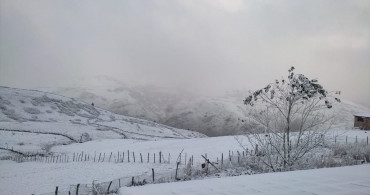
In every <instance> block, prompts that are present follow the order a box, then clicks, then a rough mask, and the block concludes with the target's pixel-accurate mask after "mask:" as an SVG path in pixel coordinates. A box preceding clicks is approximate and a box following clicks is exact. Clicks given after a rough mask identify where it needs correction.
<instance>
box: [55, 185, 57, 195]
mask: <svg viewBox="0 0 370 195" xmlns="http://www.w3.org/2000/svg"><path fill="white" fill-rule="evenodd" d="M55 195H58V186H57V187H56V188H55Z"/></svg>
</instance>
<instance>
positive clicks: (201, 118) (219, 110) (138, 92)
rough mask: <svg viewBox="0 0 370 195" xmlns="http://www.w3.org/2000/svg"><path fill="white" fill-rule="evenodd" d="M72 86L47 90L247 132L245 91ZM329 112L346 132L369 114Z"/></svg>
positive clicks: (104, 82)
mask: <svg viewBox="0 0 370 195" xmlns="http://www.w3.org/2000/svg"><path fill="white" fill-rule="evenodd" d="M94 83H95V84H94ZM96 83H99V84H96ZM74 86H75V87H66V88H49V89H47V90H49V91H53V92H55V93H58V94H62V95H67V96H68V97H74V98H76V99H81V100H83V101H86V102H94V103H95V104H96V105H99V106H101V107H103V108H105V109H107V110H110V111H112V112H114V113H117V114H123V115H127V116H132V117H138V118H142V119H147V120H152V121H159V122H160V123H163V124H166V125H170V126H174V127H177V128H182V129H191V130H195V131H198V132H201V133H204V134H206V135H208V136H220V135H234V134H240V133H242V132H243V131H245V130H246V129H247V127H246V124H245V122H243V121H246V120H247V119H248V118H249V114H248V112H249V111H248V107H246V106H245V105H243V99H244V98H245V96H246V95H248V92H247V91H234V92H232V93H228V94H225V95H223V96H218V97H204V96H196V95H194V94H190V93H184V92H175V91H173V90H167V89H163V88H159V87H155V86H137V87H130V86H127V85H125V84H124V83H121V82H119V81H116V80H112V79H109V78H106V77H95V78H94V79H93V80H84V82H82V83H81V84H79V83H76V84H75V85H74ZM331 112H334V113H336V114H337V118H338V119H337V121H338V125H337V126H338V127H339V128H345V129H348V128H352V127H353V114H355V113H358V112H369V109H368V108H364V107H361V106H358V105H355V104H352V103H349V102H347V103H346V102H342V103H341V104H338V105H336V106H334V108H333V109H332V110H331Z"/></svg>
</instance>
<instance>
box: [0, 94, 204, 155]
mask: <svg viewBox="0 0 370 195" xmlns="http://www.w3.org/2000/svg"><path fill="white" fill-rule="evenodd" d="M0 135H1V138H0V148H9V149H11V148H13V149H14V150H17V151H19V152H23V153H28V152H30V153H47V152H48V150H47V149H48V148H50V146H52V145H61V144H69V143H73V142H81V141H82V142H85V141H89V140H96V139H123V138H131V139H141V140H159V139H168V138H196V137H205V136H204V135H202V134H200V133H197V132H193V131H188V130H183V129H176V128H173V127H169V126H166V125H162V124H158V123H155V122H152V121H147V120H141V119H137V118H132V117H127V116H122V115H118V114H114V113H111V112H109V111H106V110H104V109H101V108H98V107H96V106H92V105H90V104H86V103H84V102H80V101H76V100H74V99H71V98H67V97H64V96H59V95H55V94H51V93H46V92H40V91H34V90H23V89H15V88H7V87H0ZM2 154H4V152H2Z"/></svg>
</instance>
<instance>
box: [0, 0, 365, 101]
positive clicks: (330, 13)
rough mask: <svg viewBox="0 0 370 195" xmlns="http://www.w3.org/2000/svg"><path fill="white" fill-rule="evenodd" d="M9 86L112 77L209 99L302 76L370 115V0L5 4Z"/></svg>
mask: <svg viewBox="0 0 370 195" xmlns="http://www.w3.org/2000/svg"><path fill="white" fill-rule="evenodd" d="M0 8H1V11H0V85H3V86H11V87H21V88H38V87H45V86H58V87H60V86H67V85H68V84H69V83H70V81H71V80H74V79H77V78H80V77H90V76H93V75H107V76H109V77H113V78H117V79H120V80H122V81H124V82H127V83H134V84H154V85H159V86H165V87H176V88H183V89H186V90H189V91H194V92H204V93H210V94H217V93H221V92H223V91H225V90H234V89H257V88H260V87H264V86H265V85H266V84H267V83H269V82H271V81H273V80H274V79H275V78H281V77H282V76H286V74H287V70H288V69H289V68H290V66H292V65H294V66H295V67H296V72H297V73H303V74H305V75H307V76H308V77H309V78H317V79H319V82H321V84H323V85H324V87H326V88H327V89H328V90H341V91H342V93H343V95H342V96H343V97H342V98H343V99H347V100H350V101H353V102H356V103H359V104H363V105H366V106H367V107H370V1H369V0H347V1H343V0H307V1H304V0H300V1H296V0H292V1H285V0H281V1H280V0H271V1H266V0H256V1H239V0H234V1H233V0H204V1H203V0H196V1H195V0H194V1H190V0H184V1H176V0H168V1H166V0H160V1H154V0H153V1H149V0H130V1H129V0H124V1H122V0H109V1H101V0H96V1H92V0H89V1H83V0H79V1H69V0H59V1H52V0H47V1H40V0H33V1H27V0H23V1H19V0H0Z"/></svg>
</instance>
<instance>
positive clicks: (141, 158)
mask: <svg viewBox="0 0 370 195" xmlns="http://www.w3.org/2000/svg"><path fill="white" fill-rule="evenodd" d="M140 160H141V163H143V156H142V155H141V153H140Z"/></svg>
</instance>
